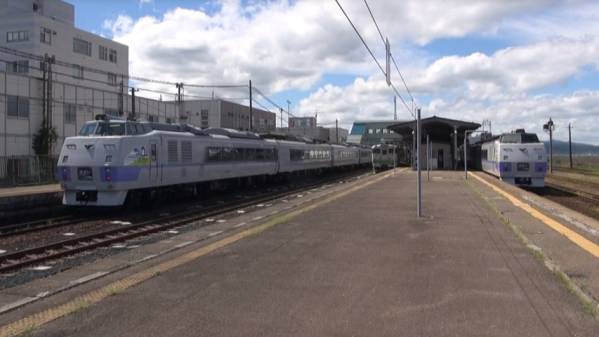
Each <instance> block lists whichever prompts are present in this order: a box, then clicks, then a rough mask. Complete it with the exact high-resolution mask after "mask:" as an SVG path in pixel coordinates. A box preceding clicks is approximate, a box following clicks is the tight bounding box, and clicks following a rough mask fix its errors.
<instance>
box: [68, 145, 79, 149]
mask: <svg viewBox="0 0 599 337" xmlns="http://www.w3.org/2000/svg"><path fill="white" fill-rule="evenodd" d="M67 149H69V150H77V145H75V144H67Z"/></svg>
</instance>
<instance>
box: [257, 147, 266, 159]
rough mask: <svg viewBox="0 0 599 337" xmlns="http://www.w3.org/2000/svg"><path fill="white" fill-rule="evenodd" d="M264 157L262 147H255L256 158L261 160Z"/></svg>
mask: <svg viewBox="0 0 599 337" xmlns="http://www.w3.org/2000/svg"><path fill="white" fill-rule="evenodd" d="M264 159H265V157H264V149H256V160H258V161H261V160H264Z"/></svg>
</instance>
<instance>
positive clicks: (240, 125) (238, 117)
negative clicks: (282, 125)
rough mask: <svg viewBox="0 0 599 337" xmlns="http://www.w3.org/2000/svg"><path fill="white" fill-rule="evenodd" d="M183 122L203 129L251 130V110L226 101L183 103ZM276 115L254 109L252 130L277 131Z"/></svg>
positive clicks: (213, 100) (190, 101)
mask: <svg viewBox="0 0 599 337" xmlns="http://www.w3.org/2000/svg"><path fill="white" fill-rule="evenodd" d="M182 105H183V106H182V108H181V116H180V117H183V119H182V121H184V122H186V123H190V124H193V125H196V126H199V127H201V128H208V127H211V128H229V129H236V130H249V129H250V108H249V107H248V106H246V105H243V104H239V103H235V102H230V101H227V100H224V99H218V98H217V99H211V100H189V101H184V102H182ZM276 117H277V116H276V115H275V114H274V113H272V112H269V111H266V110H262V109H259V108H256V107H253V108H252V130H253V131H256V132H269V131H274V130H275V129H276V125H275V123H276Z"/></svg>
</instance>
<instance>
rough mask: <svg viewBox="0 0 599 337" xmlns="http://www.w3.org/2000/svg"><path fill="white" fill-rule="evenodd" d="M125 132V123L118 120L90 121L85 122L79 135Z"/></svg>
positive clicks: (121, 133) (110, 134) (109, 134)
mask: <svg viewBox="0 0 599 337" xmlns="http://www.w3.org/2000/svg"><path fill="white" fill-rule="evenodd" d="M124 134H125V123H120V122H92V123H87V124H85V125H84V126H83V127H82V128H81V131H79V135H80V136H122V135H124Z"/></svg>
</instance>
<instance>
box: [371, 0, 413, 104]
mask: <svg viewBox="0 0 599 337" xmlns="http://www.w3.org/2000/svg"><path fill="white" fill-rule="evenodd" d="M364 4H365V5H366V8H367V9H368V13H370V17H371V18H372V22H374V25H375V26H376V30H377V31H378V32H379V36H380V37H381V41H382V42H383V45H386V41H385V38H384V37H383V33H382V32H381V29H380V28H379V25H378V23H377V22H376V18H375V17H374V14H373V13H372V10H371V9H370V6H369V5H368V1H367V0H364ZM391 61H393V65H394V66H395V69H396V70H397V73H398V74H399V77H400V78H401V81H402V82H403V85H404V87H405V88H406V91H407V92H408V95H410V98H411V99H412V102H415V101H416V100H415V99H414V96H412V92H410V88H408V84H407V83H406V80H405V79H404V77H403V75H402V74H401V71H400V70H399V67H398V66H397V62H396V61H395V57H394V56H393V53H391Z"/></svg>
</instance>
